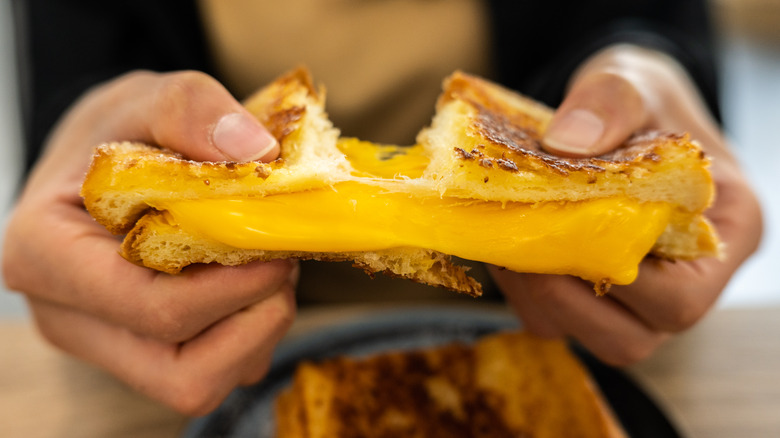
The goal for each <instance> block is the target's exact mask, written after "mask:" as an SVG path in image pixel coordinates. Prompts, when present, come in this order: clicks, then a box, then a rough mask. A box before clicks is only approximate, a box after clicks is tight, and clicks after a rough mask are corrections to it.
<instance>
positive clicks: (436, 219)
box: [156, 182, 670, 284]
mask: <svg viewBox="0 0 780 438" xmlns="http://www.w3.org/2000/svg"><path fill="white" fill-rule="evenodd" d="M156 207H158V208H160V209H164V210H166V211H167V212H168V213H167V214H168V216H169V220H170V221H172V222H173V223H176V224H179V226H181V227H184V228H186V229H188V230H190V231H194V232H197V233H200V234H201V235H204V236H206V237H208V238H210V239H213V240H216V241H219V242H222V243H225V244H228V245H231V246H233V247H236V248H245V249H250V248H256V249H265V250H284V251H317V252H320V251H322V252H346V251H374V250H380V249H388V248H395V247H408V246H411V247H419V248H429V249H434V250H437V251H441V252H443V253H447V254H451V255H455V256H458V257H461V258H465V259H469V260H476V261H480V262H485V263H492V264H494V265H498V266H503V267H506V268H508V269H511V270H514V271H519V272H536V273H549V274H573V275H577V276H580V277H582V278H585V279H588V280H591V281H594V282H595V281H599V280H601V279H609V280H610V281H611V282H613V283H615V284H628V283H630V282H631V281H633V280H634V278H635V277H636V275H637V269H638V264H639V262H640V261H641V260H642V258H643V257H644V256H645V254H647V252H648V251H649V250H650V249H651V248H652V246H653V244H654V243H655V241H656V239H657V238H658V236H659V235H660V234H661V232H662V231H663V230H664V227H665V226H666V224H667V223H668V220H669V212H670V208H669V207H668V206H667V205H665V204H651V203H644V204H642V203H638V202H636V201H632V200H630V199H599V200H593V201H587V202H577V203H544V204H539V205H529V204H522V203H506V204H502V203H499V202H482V201H467V200H462V199H456V198H437V197H431V198H424V199H420V198H411V197H409V196H408V195H405V194H400V193H382V192H380V189H377V188H374V187H370V186H367V185H363V184H360V183H355V182H347V183H341V184H337V185H336V186H335V187H334V188H333V189H332V190H330V189H325V190H316V191H309V192H299V193H291V194H282V195H274V196H268V197H265V198H257V199H251V200H250V199H240V200H239V199H232V200H224V199H207V200H199V201H182V202H171V203H166V204H164V205H159V206H156Z"/></svg>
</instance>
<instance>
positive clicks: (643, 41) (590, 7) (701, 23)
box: [490, 0, 720, 120]
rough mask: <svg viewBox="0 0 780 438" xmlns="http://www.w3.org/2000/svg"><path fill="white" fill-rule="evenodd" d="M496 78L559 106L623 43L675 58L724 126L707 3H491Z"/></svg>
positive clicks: (659, 0)
mask: <svg viewBox="0 0 780 438" xmlns="http://www.w3.org/2000/svg"><path fill="white" fill-rule="evenodd" d="M490 3H491V4H490V7H491V19H492V24H493V26H494V29H495V32H494V35H493V37H494V50H495V52H494V59H495V69H496V75H497V77H496V79H497V80H498V81H500V82H502V83H504V84H505V85H507V86H509V87H512V88H515V89H517V90H519V91H521V92H524V93H526V94H529V95H531V96H534V97H535V98H537V99H540V100H542V101H544V102H545V103H547V104H548V105H551V106H553V107H555V106H557V105H558V104H559V103H560V101H561V100H562V98H563V93H564V90H565V87H566V84H567V82H568V80H569V78H570V76H571V74H572V73H573V72H574V70H575V69H576V68H577V66H578V65H580V64H581V63H582V62H583V61H584V60H585V59H586V58H588V57H589V56H590V55H592V54H593V53H595V52H597V51H598V50H600V49H602V48H604V47H606V46H609V45H612V44H616V43H633V44H637V45H640V46H644V47H649V48H653V49H656V50H659V51H662V52H665V53H666V54H668V55H670V56H672V57H673V58H675V59H676V60H677V61H678V62H679V63H680V64H682V66H683V67H684V68H685V69H686V70H687V71H688V73H689V74H690V75H691V77H692V78H693V80H694V82H695V83H696V84H697V85H698V87H699V90H700V92H701V95H702V96H703V97H704V100H705V101H706V103H707V105H708V107H709V109H710V111H711V112H712V114H713V115H714V116H715V118H716V119H717V120H720V108H719V101H718V77H717V73H716V66H717V62H716V57H715V49H714V36H713V26H712V22H711V17H710V15H709V10H708V8H707V1H706V0H631V1H626V0H595V1H579V2H570V1H565V0H544V1H540V2H536V1H509V0H491V1H490Z"/></svg>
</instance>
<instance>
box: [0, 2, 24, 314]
mask: <svg viewBox="0 0 780 438" xmlns="http://www.w3.org/2000/svg"><path fill="white" fill-rule="evenodd" d="M11 20H12V15H11V5H10V1H9V0H0V226H2V228H3V229H5V223H6V217H7V211H8V209H9V207H10V205H11V203H12V202H13V196H14V194H15V189H16V182H17V180H18V176H19V169H20V163H21V154H20V152H21V149H20V147H19V145H20V144H21V129H20V118H19V112H18V108H17V101H18V100H17V90H16V78H15V74H16V72H15V71H16V64H15V59H14V54H13V39H12V37H13V28H12V21H11ZM2 242H3V235H0V247H1V246H2ZM0 259H2V250H1V249H0ZM25 313H26V311H25V308H24V304H23V300H22V299H21V297H20V296H19V295H17V294H11V293H9V292H7V291H6V290H5V289H4V287H3V286H2V285H0V317H3V316H8V315H24V314H25Z"/></svg>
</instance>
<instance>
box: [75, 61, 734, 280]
mask: <svg viewBox="0 0 780 438" xmlns="http://www.w3.org/2000/svg"><path fill="white" fill-rule="evenodd" d="M245 106H246V107H247V108H248V109H249V111H250V112H252V113H253V114H254V115H255V116H256V117H257V119H258V120H259V121H260V122H261V123H263V124H264V125H265V126H266V127H267V128H268V129H269V130H270V131H271V133H272V134H273V135H274V136H275V137H276V138H277V140H278V141H279V143H280V150H281V152H280V157H279V158H278V159H277V160H275V161H273V162H270V163H262V162H247V163H235V162H194V161H190V160H187V159H186V158H185V157H182V156H180V155H178V154H176V153H174V152H172V151H170V150H165V149H164V148H160V147H157V146H156V145H146V144H139V143H131V142H117V143H109V144H104V145H100V146H99V147H98V148H97V149H96V152H95V154H94V157H93V161H92V163H91V166H90V169H89V171H88V174H87V175H86V178H85V181H84V183H83V186H82V191H81V194H82V196H83V198H84V204H85V206H86V208H87V210H88V211H89V212H90V213H91V214H92V216H93V217H94V218H95V219H96V220H97V221H98V222H99V223H101V224H103V225H104V226H105V227H106V228H107V229H108V230H110V231H111V232H113V233H115V234H118V235H124V236H125V237H124V241H123V243H122V244H121V249H120V252H121V254H122V255H123V256H124V257H125V258H126V259H128V260H130V261H131V262H133V263H137V264H139V265H143V266H147V267H150V268H152V269H156V270H160V271H164V272H168V273H172V274H174V273H177V272H179V271H180V270H181V269H182V268H184V267H185V266H187V265H190V264H193V263H220V264H224V265H236V264H242V263H247V262H250V261H254V260H271V259H278V258H297V259H314V260H325V261H352V262H353V264H354V265H355V266H356V267H360V268H362V269H364V270H366V271H367V272H369V273H377V272H382V273H385V274H389V275H392V276H397V277H403V278H408V279H411V280H414V281H418V282H422V283H427V284H431V285H435V286H443V287H446V288H449V289H453V290H456V291H460V292H464V293H468V294H472V295H479V294H480V293H481V286H480V285H479V283H478V282H476V281H475V280H474V279H472V278H471V277H469V276H468V274H467V270H466V269H464V268H463V267H461V266H458V264H457V263H456V262H455V260H457V259H458V258H461V259H467V260H473V261H478V262H484V263H490V264H493V265H497V266H500V267H504V268H506V269H510V270H513V271H517V272H531V273H545V274H563V275H574V276H578V277H581V278H583V279H585V280H587V281H590V282H592V283H593V284H594V287H595V289H596V291H598V292H604V291H606V290H608V288H609V286H610V285H611V284H628V283H631V282H632V281H633V280H634V279H635V278H636V276H637V271H638V266H639V263H640V262H641V261H642V259H643V258H644V257H646V256H647V255H648V254H651V255H653V256H657V257H663V258H667V259H675V260H676V259H682V260H686V259H694V258H698V257H709V256H718V255H719V252H720V248H719V241H718V238H717V236H716V234H715V232H714V229H713V227H712V225H711V224H710V223H709V222H708V220H707V219H706V218H705V217H704V215H703V212H704V211H705V209H706V208H707V207H708V206H709V205H710V203H711V202H712V200H713V197H714V185H713V181H712V178H711V175H710V172H709V158H708V157H707V156H705V154H704V153H703V151H702V149H701V148H700V147H699V146H698V145H697V144H696V143H695V142H694V141H692V140H691V139H690V138H689V137H688V135H686V134H675V133H664V132H641V133H637V134H635V135H634V136H633V137H631V138H630V139H628V140H627V142H626V143H625V144H624V145H623V146H622V147H620V148H618V149H617V150H615V151H613V152H610V153H608V154H606V155H603V156H600V157H595V158H564V157H558V156H554V155H551V154H549V153H546V152H545V151H544V150H543V149H542V146H541V139H542V137H543V135H544V132H545V129H546V127H547V125H548V123H549V121H550V119H551V117H552V114H553V111H552V110H551V109H550V108H548V107H546V106H544V105H542V104H540V103H537V102H535V101H533V100H531V99H529V98H526V97H524V96H521V95H519V94H517V93H515V92H512V91H510V90H508V89H505V88H503V87H501V86H499V85H497V84H494V83H491V82H489V81H487V80H484V79H481V78H478V77H474V76H471V75H468V74H465V73H461V72H455V73H454V74H452V75H451V76H450V77H448V78H446V79H445V80H444V85H443V92H442V94H441V96H440V97H439V99H438V101H437V103H436V114H435V116H434V118H433V120H432V121H431V123H430V125H429V126H427V127H425V128H424V129H422V130H421V131H420V133H419V135H418V137H417V144H415V145H411V146H397V145H384V144H374V143H370V142H367V141H362V140H359V139H355V138H345V137H341V136H340V132H339V130H338V129H337V128H335V127H334V126H333V124H332V123H331V122H330V120H329V119H328V116H327V113H326V110H325V93H324V89H323V88H322V87H319V88H318V87H315V86H314V85H313V83H312V80H311V78H310V75H309V73H308V72H307V71H306V70H305V69H297V70H295V71H292V72H289V73H288V74H286V75H284V76H282V77H280V78H278V79H277V80H276V81H274V82H273V83H271V84H269V85H268V86H266V87H265V88H263V89H261V90H260V91H258V92H257V93H255V94H254V95H252V96H251V97H249V98H248V99H247V100H246V101H245Z"/></svg>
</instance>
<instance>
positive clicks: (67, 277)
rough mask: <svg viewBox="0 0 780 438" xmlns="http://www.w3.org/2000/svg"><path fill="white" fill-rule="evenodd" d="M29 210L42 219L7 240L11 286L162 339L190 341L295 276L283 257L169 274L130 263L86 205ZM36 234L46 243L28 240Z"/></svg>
mask: <svg viewBox="0 0 780 438" xmlns="http://www.w3.org/2000/svg"><path fill="white" fill-rule="evenodd" d="M29 215H36V217H39V218H40V221H39V222H38V223H36V224H30V223H26V222H21V221H17V222H19V223H16V224H15V225H14V228H15V230H16V231H15V236H14V237H13V238H12V239H8V242H7V246H6V249H7V251H8V253H7V254H9V257H8V258H7V259H6V260H4V262H5V263H4V268H5V274H6V276H5V278H6V281H7V282H8V284H9V287H11V288H12V289H17V288H22V287H23V288H24V290H26V291H28V293H31V294H35V295H36V296H37V297H39V298H42V299H45V300H48V301H52V302H56V303H60V304H63V305H66V306H69V307H75V308H80V309H83V310H84V311H86V312H89V313H91V314H93V315H96V316H99V317H100V318H105V319H107V320H108V321H111V322H113V323H115V324H118V325H123V326H126V327H128V328H129V329H131V330H133V331H134V332H136V333H140V334H145V335H147V336H150V337H154V338H156V339H161V340H166V341H171V342H172V341H181V340H185V339H189V338H190V337H192V336H193V335H195V334H196V333H198V332H200V331H201V330H202V329H203V328H205V327H207V326H209V325H210V324H212V323H214V322H215V321H217V320H218V319H220V318H222V317H223V316H225V315H227V314H230V313H233V312H235V311H237V310H238V309H241V308H244V307H246V306H248V305H251V304H253V303H255V302H258V301H261V300H263V299H265V298H267V297H268V296H270V295H271V294H272V293H274V292H275V291H276V290H277V289H278V288H279V287H280V285H282V284H284V283H285V282H288V281H289V278H290V276H291V275H292V273H293V271H292V270H293V267H294V264H293V263H292V262H290V261H285V260H277V261H272V262H267V263H250V264H247V265H242V266H235V267H230V266H218V265H209V266H192V267H190V268H188V269H185V270H184V271H182V273H180V274H178V275H168V274H164V273H160V272H156V271H153V270H150V269H148V268H144V267H140V266H136V265H134V264H132V263H128V262H127V261H126V260H125V259H123V258H122V257H121V256H120V255H119V254H118V253H117V241H116V238H115V237H114V236H111V235H110V234H109V233H108V232H107V231H106V230H105V229H103V228H102V227H100V226H97V225H96V224H95V223H94V222H93V221H92V219H91V218H90V217H89V216H88V215H87V214H86V213H85V212H84V211H83V210H81V209H78V208H76V207H73V206H68V205H62V204H57V205H54V206H51V207H50V208H48V209H47V211H45V212H35V211H33V212H30V213H26V214H25V215H23V216H26V217H29ZM33 236H34V238H36V239H42V240H43V241H45V242H47V245H46V246H45V247H41V246H39V245H27V244H26V243H25V242H29V241H31V239H33ZM51 248H58V251H51V250H50V249H51ZM62 260H69V263H67V264H65V263H62ZM38 266H48V267H49V270H48V272H47V275H40V274H39V271H38V270H37V267H38Z"/></svg>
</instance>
